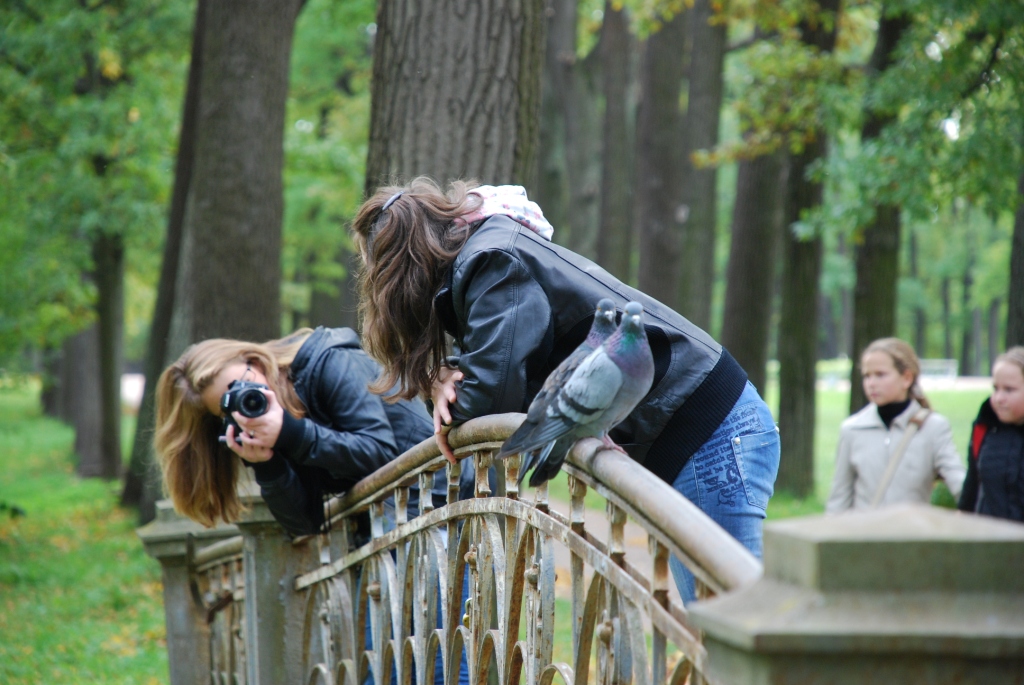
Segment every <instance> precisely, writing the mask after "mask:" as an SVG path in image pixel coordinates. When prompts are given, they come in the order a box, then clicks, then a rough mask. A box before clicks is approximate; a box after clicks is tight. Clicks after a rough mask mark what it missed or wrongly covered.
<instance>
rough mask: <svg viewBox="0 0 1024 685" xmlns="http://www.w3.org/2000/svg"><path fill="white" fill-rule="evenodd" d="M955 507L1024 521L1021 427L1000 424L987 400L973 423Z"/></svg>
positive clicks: (1023, 440)
mask: <svg viewBox="0 0 1024 685" xmlns="http://www.w3.org/2000/svg"><path fill="white" fill-rule="evenodd" d="M958 508H959V509H961V510H963V511H973V512H976V513H978V514H986V515H988V516H997V517H999V518H1004V519H1011V520H1014V521H1024V427H1022V426H1012V425H1010V424H1006V423H1003V422H1002V421H1000V420H999V417H997V416H996V413H995V411H993V409H992V405H991V403H990V401H989V400H985V402H984V403H983V404H982V405H981V410H980V411H979V412H978V417H977V418H976V419H975V420H974V427H973V429H972V431H971V443H970V445H968V447H967V477H966V478H965V479H964V489H963V492H961V493H960V503H959V505H958Z"/></svg>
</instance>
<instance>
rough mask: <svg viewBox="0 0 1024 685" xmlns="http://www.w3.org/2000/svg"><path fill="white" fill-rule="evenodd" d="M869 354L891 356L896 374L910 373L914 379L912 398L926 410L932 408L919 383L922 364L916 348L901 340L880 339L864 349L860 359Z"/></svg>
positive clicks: (911, 391) (911, 387)
mask: <svg viewBox="0 0 1024 685" xmlns="http://www.w3.org/2000/svg"><path fill="white" fill-rule="evenodd" d="M869 352H884V353H885V354H887V355H889V357H890V358H891V359H892V363H893V366H895V367H896V372H897V373H899V374H900V375H901V376H902V375H903V374H904V373H906V372H907V371H910V373H911V375H912V376H913V377H914V382H913V383H912V384H911V385H910V390H909V395H910V397H912V398H913V399H915V400H917V403H918V404H920V405H921V406H922V407H924V408H925V409H931V408H932V404H931V402H929V401H928V398H927V397H925V395H924V391H923V390H921V384H920V383H918V378H919V377H920V376H921V362H920V360H918V358H917V353H916V352H914V348H913V347H911V346H910V343H908V342H906V341H905V340H900V339H899V338H879V339H878V340H875V341H873V342H872V343H871V344H870V345H868V346H867V347H865V348H864V352H862V353H861V355H860V358H861V359H863V358H864V355H866V354H868V353H869Z"/></svg>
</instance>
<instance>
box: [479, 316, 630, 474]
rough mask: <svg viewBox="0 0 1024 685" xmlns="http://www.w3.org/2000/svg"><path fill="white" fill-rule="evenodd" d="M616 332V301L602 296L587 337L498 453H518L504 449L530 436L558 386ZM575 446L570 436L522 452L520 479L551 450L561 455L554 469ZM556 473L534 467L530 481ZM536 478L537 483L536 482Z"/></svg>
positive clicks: (545, 459)
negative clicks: (568, 439)
mask: <svg viewBox="0 0 1024 685" xmlns="http://www.w3.org/2000/svg"><path fill="white" fill-rule="evenodd" d="M614 332H615V303H614V302H612V301H611V300H610V299H608V298H607V297H605V298H602V299H601V301H600V302H598V303H597V310H596V311H595V312H594V323H592V324H591V326H590V332H589V333H587V337H586V339H585V340H584V341H583V342H582V343H580V346H579V347H577V348H576V349H575V350H573V351H572V353H571V354H570V355H569V356H568V357H566V358H565V359H563V360H562V363H561V364H559V365H558V367H556V368H555V370H554V371H552V372H551V373H550V374H549V375H548V377H547V379H546V380H545V381H544V386H543V387H541V389H540V392H538V393H537V396H536V397H534V398H533V402H531V403H530V408H529V409H528V410H527V413H526V420H525V421H523V424H522V425H521V426H520V427H519V428H518V429H517V430H516V432H515V433H513V434H512V435H511V436H509V439H508V440H506V441H505V444H504V445H503V446H502V452H501V453H500V454H499V457H507V456H509V455H510V454H518V453H519V452H518V451H517V450H512V451H510V452H507V453H506V451H505V449H504V448H505V446H508V445H511V444H515V443H517V442H519V441H521V440H530V435H529V434H530V433H531V432H532V431H533V430H534V429H535V428H536V427H537V425H538V424H539V423H541V422H542V421H543V419H544V415H545V413H546V411H547V407H548V404H549V403H550V402H551V401H552V400H553V399H554V398H555V397H556V396H557V392H558V389H559V388H561V387H562V384H563V383H564V382H565V380H566V379H567V378H569V376H570V375H572V373H573V371H575V370H576V367H577V366H579V365H580V362H582V361H583V360H584V359H586V358H587V357H588V356H589V355H590V353H591V352H593V351H594V350H596V349H597V348H598V347H599V346H600V345H601V343H603V342H604V341H605V339H607V338H608V336H610V335H611V334H612V333H614ZM570 447H572V442H571V441H567V440H561V441H557V440H552V441H551V442H549V443H548V444H547V445H543V446H541V447H539V448H537V449H535V450H531V451H527V452H525V453H524V454H523V462H522V464H521V465H520V468H519V482H520V483H522V482H523V476H525V475H526V472H527V471H529V470H530V469H531V468H533V467H534V466H537V465H539V464H542V463H548V456H549V455H550V454H551V452H552V450H556V451H560V452H561V457H560V458H556V459H554V460H553V461H554V463H555V473H557V472H558V469H559V468H560V467H561V464H562V462H563V461H564V460H565V453H566V452H568V451H569V448H570ZM554 475H555V474H554V473H552V474H550V475H547V476H545V475H544V472H543V471H542V470H538V471H534V474H533V477H532V478H531V479H530V485H532V486H534V487H536V485H538V484H540V483H543V482H544V481H546V480H550V479H551V478H552V477H553V476H554ZM534 481H536V483H535V482H534Z"/></svg>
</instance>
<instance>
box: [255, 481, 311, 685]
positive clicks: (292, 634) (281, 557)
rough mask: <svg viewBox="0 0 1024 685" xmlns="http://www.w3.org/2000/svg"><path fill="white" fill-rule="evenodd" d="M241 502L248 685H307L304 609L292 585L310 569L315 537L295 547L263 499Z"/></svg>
mask: <svg viewBox="0 0 1024 685" xmlns="http://www.w3.org/2000/svg"><path fill="white" fill-rule="evenodd" d="M242 500H243V502H245V503H246V505H247V506H248V511H246V513H245V514H244V515H243V517H242V518H241V520H239V521H238V524H237V525H238V529H239V530H240V531H241V533H242V556H243V566H244V568H245V635H246V639H245V644H246V652H245V659H246V683H247V685H280V684H281V683H299V682H305V674H303V672H302V670H303V664H302V653H303V645H302V634H303V630H302V620H303V610H304V606H303V600H302V596H300V595H299V594H298V593H296V592H295V590H294V587H293V582H294V580H295V576H296V575H297V574H298V573H299V571H300V569H304V568H310V563H311V558H310V554H311V551H310V549H311V547H315V545H310V544H309V541H310V540H314V541H315V538H307V539H306V541H305V542H303V543H301V544H299V545H296V544H295V543H293V542H292V540H291V538H290V537H289V536H288V534H287V533H286V532H285V530H284V528H282V527H281V525H280V524H279V523H278V522H277V521H276V520H275V519H274V516H273V515H272V514H271V513H270V509H269V508H268V507H267V505H266V502H264V501H263V499H262V498H261V497H260V496H259V495H255V494H247V495H245V496H243V497H242ZM303 596H304V595H303Z"/></svg>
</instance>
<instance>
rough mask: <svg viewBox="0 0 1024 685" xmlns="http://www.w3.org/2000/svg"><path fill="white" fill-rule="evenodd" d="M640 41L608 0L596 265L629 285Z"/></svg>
mask: <svg viewBox="0 0 1024 685" xmlns="http://www.w3.org/2000/svg"><path fill="white" fill-rule="evenodd" d="M635 44H636V40H635V39H634V37H633V35H632V33H630V30H629V17H628V15H627V13H626V9H625V8H624V7H619V8H616V3H614V2H612V0H605V4H604V21H603V23H602V24H601V38H600V43H599V45H600V55H601V82H602V85H603V92H604V121H603V128H602V138H603V139H604V144H603V146H602V148H603V151H604V154H603V164H602V169H601V193H600V195H601V214H600V229H599V232H598V237H597V262H598V263H599V264H600V265H601V266H603V267H604V268H606V269H607V270H608V271H610V272H611V273H612V274H614V275H615V276H617V277H618V278H619V279H620V280H622V281H626V282H628V281H629V277H630V273H629V272H630V262H631V257H632V251H633V170H634V169H633V165H634V157H635V152H634V137H633V134H634V132H635V125H636V108H635V103H634V102H633V100H632V98H631V96H630V93H631V90H632V88H631V85H632V82H633V80H634V78H635V76H634V63H633V62H634V60H633V59H631V56H632V55H633V54H634V53H635V52H636V45H635Z"/></svg>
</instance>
